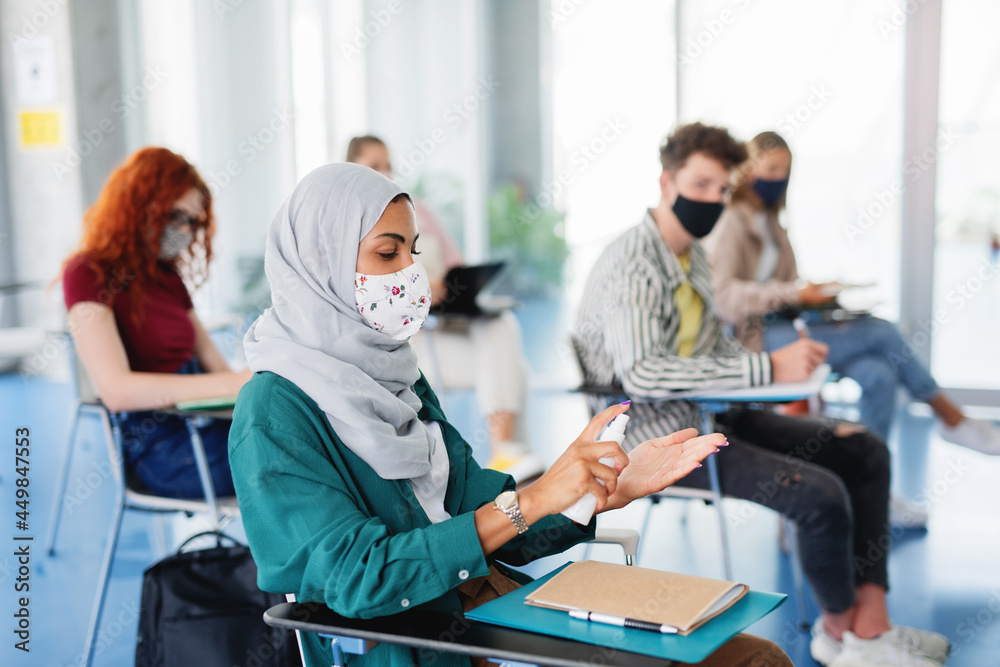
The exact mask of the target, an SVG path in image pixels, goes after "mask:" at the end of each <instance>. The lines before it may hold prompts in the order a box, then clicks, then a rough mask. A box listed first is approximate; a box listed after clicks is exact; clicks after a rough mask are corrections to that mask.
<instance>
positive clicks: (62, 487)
mask: <svg viewBox="0 0 1000 667" xmlns="http://www.w3.org/2000/svg"><path fill="white" fill-rule="evenodd" d="M82 413H83V406H82V405H81V404H80V402H79V401H77V402H76V404H75V405H74V406H73V410H72V411H71V413H70V419H71V420H72V426H70V427H69V438H68V439H67V441H66V448H65V449H64V450H63V453H62V463H61V464H60V467H59V481H58V482H56V493H55V496H54V497H53V498H52V510H51V512H50V513H49V531H48V535H46V536H45V553H47V554H48V555H50V556H51V555H53V554H55V552H56V537H57V536H58V534H59V521H60V520H61V519H62V510H63V501H64V497H63V496H65V495H66V484H67V483H68V482H69V469H70V466H71V465H72V464H73V446H74V445H75V444H76V432H77V430H79V427H80V416H81V415H82Z"/></svg>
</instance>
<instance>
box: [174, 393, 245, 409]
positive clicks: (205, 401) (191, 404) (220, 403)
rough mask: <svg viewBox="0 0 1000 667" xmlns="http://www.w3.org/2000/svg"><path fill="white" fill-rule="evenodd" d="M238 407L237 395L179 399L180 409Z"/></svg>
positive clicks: (178, 405) (178, 406)
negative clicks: (193, 399) (192, 399)
mask: <svg viewBox="0 0 1000 667" xmlns="http://www.w3.org/2000/svg"><path fill="white" fill-rule="evenodd" d="M234 407H236V397H235V396H217V397H215V398H202V399H198V400H196V401H178V402H177V409H178V410H228V409H231V408H234Z"/></svg>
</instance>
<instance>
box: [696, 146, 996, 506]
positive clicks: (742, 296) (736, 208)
mask: <svg viewBox="0 0 1000 667" xmlns="http://www.w3.org/2000/svg"><path fill="white" fill-rule="evenodd" d="M747 149H748V153H749V157H748V158H747V160H746V162H745V163H744V164H742V165H740V167H739V169H738V171H737V180H736V187H735V189H734V190H733V193H732V196H731V198H730V200H729V203H728V205H727V206H726V209H725V211H724V212H723V214H722V217H721V218H720V219H719V222H718V225H716V227H715V229H714V230H713V232H712V234H711V235H709V237H708V238H707V239H706V241H705V246H706V248H707V249H708V251H709V256H710V259H711V263H712V286H713V289H714V290H715V299H716V304H717V306H718V309H719V314H720V316H721V317H722V318H723V319H724V320H726V321H727V322H729V323H731V324H732V325H733V326H734V333H735V335H736V337H737V338H738V339H739V340H740V342H742V343H743V344H744V345H746V346H747V347H748V348H750V349H752V350H755V351H762V350H767V351H771V350H776V349H778V348H780V347H782V346H784V345H787V344H788V343H790V342H792V341H794V340H797V339H798V338H799V333H798V332H797V331H796V330H795V328H794V327H793V325H792V321H791V319H790V318H782V317H768V318H767V321H766V322H765V319H764V316H765V315H768V314H769V313H774V312H776V311H781V310H782V309H785V308H793V309H800V308H809V307H815V306H820V305H823V304H827V303H830V302H831V301H832V300H833V299H834V296H835V294H836V292H837V290H839V289H840V287H841V285H839V284H838V283H827V284H814V283H808V282H802V281H800V280H799V273H798V268H797V266H796V262H795V253H794V252H793V251H792V246H791V243H789V240H788V234H787V233H786V231H785V229H784V227H782V225H781V222H780V220H779V215H780V214H781V212H782V211H783V210H784V208H785V194H786V191H787V189H788V181H789V177H790V175H791V168H792V152H791V150H790V149H789V147H788V144H787V143H786V142H785V140H784V139H783V138H782V137H781V135H779V134H777V133H776V132H761V133H760V134H758V135H757V136H755V137H754V138H753V139H751V140H750V141H749V143H748V144H747ZM809 336H810V337H811V338H813V339H815V340H818V341H820V342H823V343H826V344H827V345H828V346H829V348H830V352H829V356H828V357H827V362H828V363H829V364H830V366H831V368H832V369H833V371H834V372H836V373H839V374H841V375H844V376H846V377H849V378H852V379H853V380H854V381H856V382H857V383H858V384H859V385H861V390H862V394H861V404H860V409H861V422H862V423H863V424H864V425H865V426H867V427H868V428H870V429H871V430H872V431H874V432H875V433H876V434H878V436H879V437H880V438H882V439H883V440H888V438H889V429H890V427H891V425H892V420H893V417H894V415H895V409H896V389H897V388H898V387H900V386H902V387H905V388H906V389H907V391H908V392H909V393H910V395H911V396H912V397H913V398H915V399H916V400H918V401H923V402H925V403H927V404H928V405H929V406H930V407H931V409H933V410H934V413H935V414H936V415H937V417H938V419H939V420H940V421H939V430H940V433H941V437H942V438H944V439H945V440H947V441H948V442H952V443H955V444H957V445H960V446H962V447H968V448H969V449H973V450H975V451H978V452H983V453H984V454H991V455H994V456H996V455H1000V432H998V430H997V428H996V427H995V426H994V425H993V424H991V423H990V422H986V421H982V420H978V419H971V418H969V417H967V416H966V415H965V414H964V413H963V411H962V409H961V407H959V406H958V405H956V404H955V403H954V402H953V401H952V400H951V399H950V398H948V396H947V395H946V394H945V393H944V392H943V391H941V388H940V387H939V386H938V384H937V382H935V381H934V378H933V377H931V374H930V372H929V371H928V370H927V368H925V367H924V365H923V364H921V363H920V361H919V360H918V359H917V358H916V356H915V355H914V354H913V353H912V350H909V349H907V348H908V344H907V342H906V341H905V340H904V339H903V337H902V336H901V335H900V333H899V329H898V328H896V325H894V324H892V323H891V322H887V321H885V320H883V319H880V318H877V317H871V316H862V317H859V318H858V319H853V320H847V321H843V322H815V323H810V325H809ZM914 511H916V512H919V510H914Z"/></svg>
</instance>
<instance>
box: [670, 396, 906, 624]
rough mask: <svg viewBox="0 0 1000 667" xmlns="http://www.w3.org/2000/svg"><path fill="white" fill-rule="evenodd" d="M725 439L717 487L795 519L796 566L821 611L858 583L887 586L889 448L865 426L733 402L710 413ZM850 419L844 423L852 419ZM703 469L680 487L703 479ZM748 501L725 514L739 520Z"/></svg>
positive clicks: (831, 608)
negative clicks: (842, 430)
mask: <svg viewBox="0 0 1000 667" xmlns="http://www.w3.org/2000/svg"><path fill="white" fill-rule="evenodd" d="M716 421H717V424H718V429H719V431H720V432H721V433H723V434H725V435H726V437H727V439H728V440H729V447H726V448H723V449H722V450H720V451H719V453H718V454H714V455H713V456H717V457H719V458H718V464H719V475H720V483H721V486H722V493H723V495H726V496H731V497H733V498H740V499H743V500H749V501H751V502H754V503H757V504H759V505H763V506H765V507H767V508H769V509H772V510H774V511H776V512H778V513H780V514H783V515H784V516H786V517H788V518H789V519H791V520H792V521H793V522H795V525H796V533H797V535H798V548H799V557H800V558H801V560H802V569H803V571H804V573H805V576H806V578H807V579H808V580H809V583H810V585H811V586H812V589H813V593H814V594H815V596H816V600H817V603H818V605H819V607H820V609H822V610H823V611H826V612H829V613H842V612H845V611H847V610H848V609H849V608H850V607H851V606H852V605H853V604H854V598H855V591H856V588H857V586H858V585H859V584H861V583H866V582H868V583H874V584H877V585H879V586H883V587H885V588H886V589H888V575H887V571H886V562H887V558H888V551H889V542H890V536H889V450H888V449H887V448H886V446H885V443H884V442H883V441H882V440H881V439H879V438H878V437H877V436H875V435H874V434H872V433H870V432H868V431H863V432H860V433H856V434H852V435H847V436H846V437H842V436H840V435H838V433H837V430H838V426H842V425H844V424H845V422H840V421H837V420H832V419H814V418H800V417H784V416H781V415H777V414H774V413H772V412H765V411H760V410H749V409H738V410H730V411H728V412H725V413H723V414H720V415H718V416H717V418H716ZM852 426H853V425H852ZM707 470H708V468H707V467H703V468H699V469H697V470H695V471H694V472H692V473H691V474H690V475H688V476H687V477H686V478H684V479H682V480H681V481H680V482H678V485H680V486H690V487H697V488H705V489H707V488H709V480H708V473H707ZM748 512H749V513H750V514H752V512H753V508H752V507H747V508H745V510H744V511H743V512H736V513H733V512H729V513H727V521H728V523H729V529H730V530H731V531H733V532H738V531H739V530H741V529H746V526H748V523H747V520H748V519H749V516H748V515H747V513H748Z"/></svg>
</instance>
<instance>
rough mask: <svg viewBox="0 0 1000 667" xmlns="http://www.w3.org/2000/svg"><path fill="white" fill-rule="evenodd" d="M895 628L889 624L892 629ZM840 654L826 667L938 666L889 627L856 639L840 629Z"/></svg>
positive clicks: (848, 631) (938, 664)
mask: <svg viewBox="0 0 1000 667" xmlns="http://www.w3.org/2000/svg"><path fill="white" fill-rule="evenodd" d="M895 629H896V628H893V630H895ZM841 645H842V648H841V650H840V655H838V656H837V657H836V658H834V659H833V661H832V662H830V663H828V664H829V667H940V666H941V663H940V662H938V661H937V660H933V659H931V658H928V657H927V656H926V655H922V654H921V653H919V652H918V651H916V650H915V649H914V648H913V647H912V646H911V645H910V643H909V641H908V640H907V639H904V638H903V637H902V636H901V635H899V634H898V633H894V632H893V631H892V630H890V631H889V632H886V633H883V634H881V635H879V636H878V637H875V638H874V639H858V637H856V636H855V635H854V633H853V632H851V631H850V630H847V631H845V632H844V641H842V642H841Z"/></svg>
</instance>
